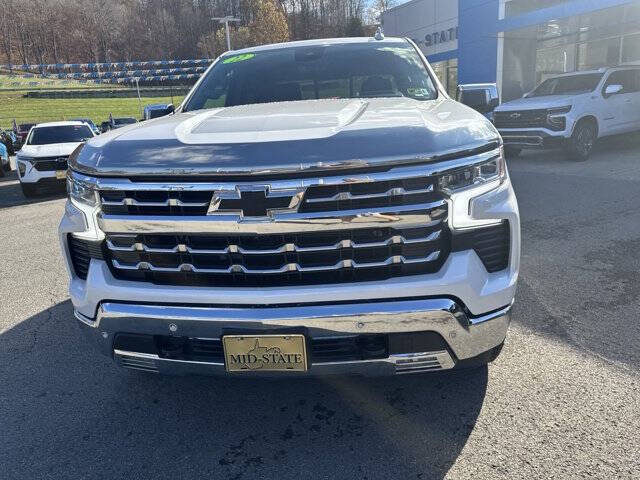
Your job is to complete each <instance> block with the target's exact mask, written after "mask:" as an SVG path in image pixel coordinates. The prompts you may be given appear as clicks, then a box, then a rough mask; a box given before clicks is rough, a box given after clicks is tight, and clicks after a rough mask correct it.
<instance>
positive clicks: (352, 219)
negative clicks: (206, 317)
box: [98, 200, 447, 235]
mask: <svg viewBox="0 0 640 480" xmlns="http://www.w3.org/2000/svg"><path fill="white" fill-rule="evenodd" d="M446 205H447V202H446V200H437V201H435V202H430V203H420V204H415V205H401V206H395V207H381V208H376V209H375V211H374V212H371V211H370V210H365V209H358V210H339V211H335V212H307V213H275V214H274V215H273V217H264V218H263V217H258V218H251V217H246V218H243V217H241V216H239V215H219V216H216V217H215V219H214V218H212V217H211V216H206V215H203V216H169V215H163V216H158V215H155V216H154V215H139V216H130V215H105V214H103V213H100V214H98V225H99V226H100V229H101V230H102V231H103V232H105V233H142V234H144V233H175V232H180V233H185V234H187V233H247V234H254V235H259V234H265V233H279V234H285V233H298V232H323V231H326V230H328V229H330V230H353V229H359V228H368V227H373V228H375V227H381V226H385V227H394V228H412V227H428V226H431V225H434V224H437V223H439V222H440V221H441V219H433V218H432V217H431V214H430V212H431V211H433V210H434V209H435V210H437V209H440V208H442V209H443V210H445V209H446Z"/></svg>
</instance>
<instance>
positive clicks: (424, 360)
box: [113, 350, 455, 377]
mask: <svg viewBox="0 0 640 480" xmlns="http://www.w3.org/2000/svg"><path fill="white" fill-rule="evenodd" d="M113 356H114V360H115V361H116V363H117V364H118V365H120V366H121V367H123V368H127V369H130V370H142V371H145V372H151V373H162V374H165V375H188V374H208V375H224V374H227V372H226V370H225V367H224V363H220V362H198V361H193V360H175V359H170V358H161V357H159V356H158V355H154V354H150V353H141V352H130V351H126V350H114V351H113ZM454 366H455V361H454V359H453V358H452V357H451V354H450V353H449V352H448V351H446V350H442V351H436V352H418V353H407V354H400V355H390V356H389V357H388V358H381V359H376V360H357V361H347V362H320V363H314V364H313V365H311V367H310V369H309V370H308V371H306V372H285V373H284V374H283V373H279V372H242V373H236V374H235V375H236V376H240V377H243V376H254V377H255V376H260V377H264V376H282V375H292V376H301V375H302V376H322V375H340V374H343V375H344V374H354V373H355V374H362V375H367V376H378V375H394V374H397V375H406V374H411V373H424V372H434V371H439V370H449V369H451V368H453V367H454ZM232 375H233V374H232Z"/></svg>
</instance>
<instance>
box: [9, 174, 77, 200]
mask: <svg viewBox="0 0 640 480" xmlns="http://www.w3.org/2000/svg"><path fill="white" fill-rule="evenodd" d="M65 195H66V190H65V185H64V184H62V185H60V186H47V187H46V188H42V193H41V194H40V195H37V196H35V197H33V198H26V197H25V196H24V194H23V193H22V189H21V188H20V181H19V180H18V174H17V173H16V171H15V170H12V171H10V172H5V176H4V177H2V178H0V209H2V208H6V207H16V206H19V205H28V204H31V203H40V202H46V201H48V200H55V199H58V198H63V197H64V196H65Z"/></svg>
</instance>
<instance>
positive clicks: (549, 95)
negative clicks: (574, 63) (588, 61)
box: [494, 66, 640, 160]
mask: <svg viewBox="0 0 640 480" xmlns="http://www.w3.org/2000/svg"><path fill="white" fill-rule="evenodd" d="M494 123H495V125H496V127H497V128H498V131H499V132H500V134H501V135H502V138H503V140H504V144H505V148H506V152H507V155H508V156H516V155H518V154H519V153H520V151H521V150H522V149H523V148H540V147H562V148H564V149H565V151H566V154H567V156H568V157H569V158H571V159H574V160H586V159H587V158H588V157H589V155H590V154H591V151H592V150H593V147H594V144H595V142H596V140H597V139H598V138H602V137H606V136H609V135H616V134H621V133H628V132H632V131H637V130H640V66H626V67H616V68H607V69H600V70H594V71H586V72H579V73H570V74H565V75H560V76H557V77H551V78H548V79H547V80H545V81H544V82H542V83H541V84H540V85H538V87H536V88H535V90H533V91H532V92H529V93H528V94H526V95H525V96H524V98H522V99H518V100H514V101H511V102H507V103H504V104H502V105H500V106H499V107H498V108H496V110H495V111H494Z"/></svg>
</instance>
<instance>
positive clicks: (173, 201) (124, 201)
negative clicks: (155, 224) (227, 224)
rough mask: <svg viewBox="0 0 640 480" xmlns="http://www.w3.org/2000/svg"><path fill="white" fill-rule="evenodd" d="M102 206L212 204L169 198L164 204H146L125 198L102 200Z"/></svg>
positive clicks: (187, 205) (198, 205) (199, 205)
mask: <svg viewBox="0 0 640 480" xmlns="http://www.w3.org/2000/svg"><path fill="white" fill-rule="evenodd" d="M100 203H101V204H102V205H108V206H114V207H119V206H123V205H132V206H135V207H206V206H207V205H209V203H210V202H183V201H182V200H180V199H178V198H168V199H167V200H165V201H164V202H144V201H141V200H136V199H135V198H128V197H126V198H123V199H122V200H104V199H101V201H100Z"/></svg>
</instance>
